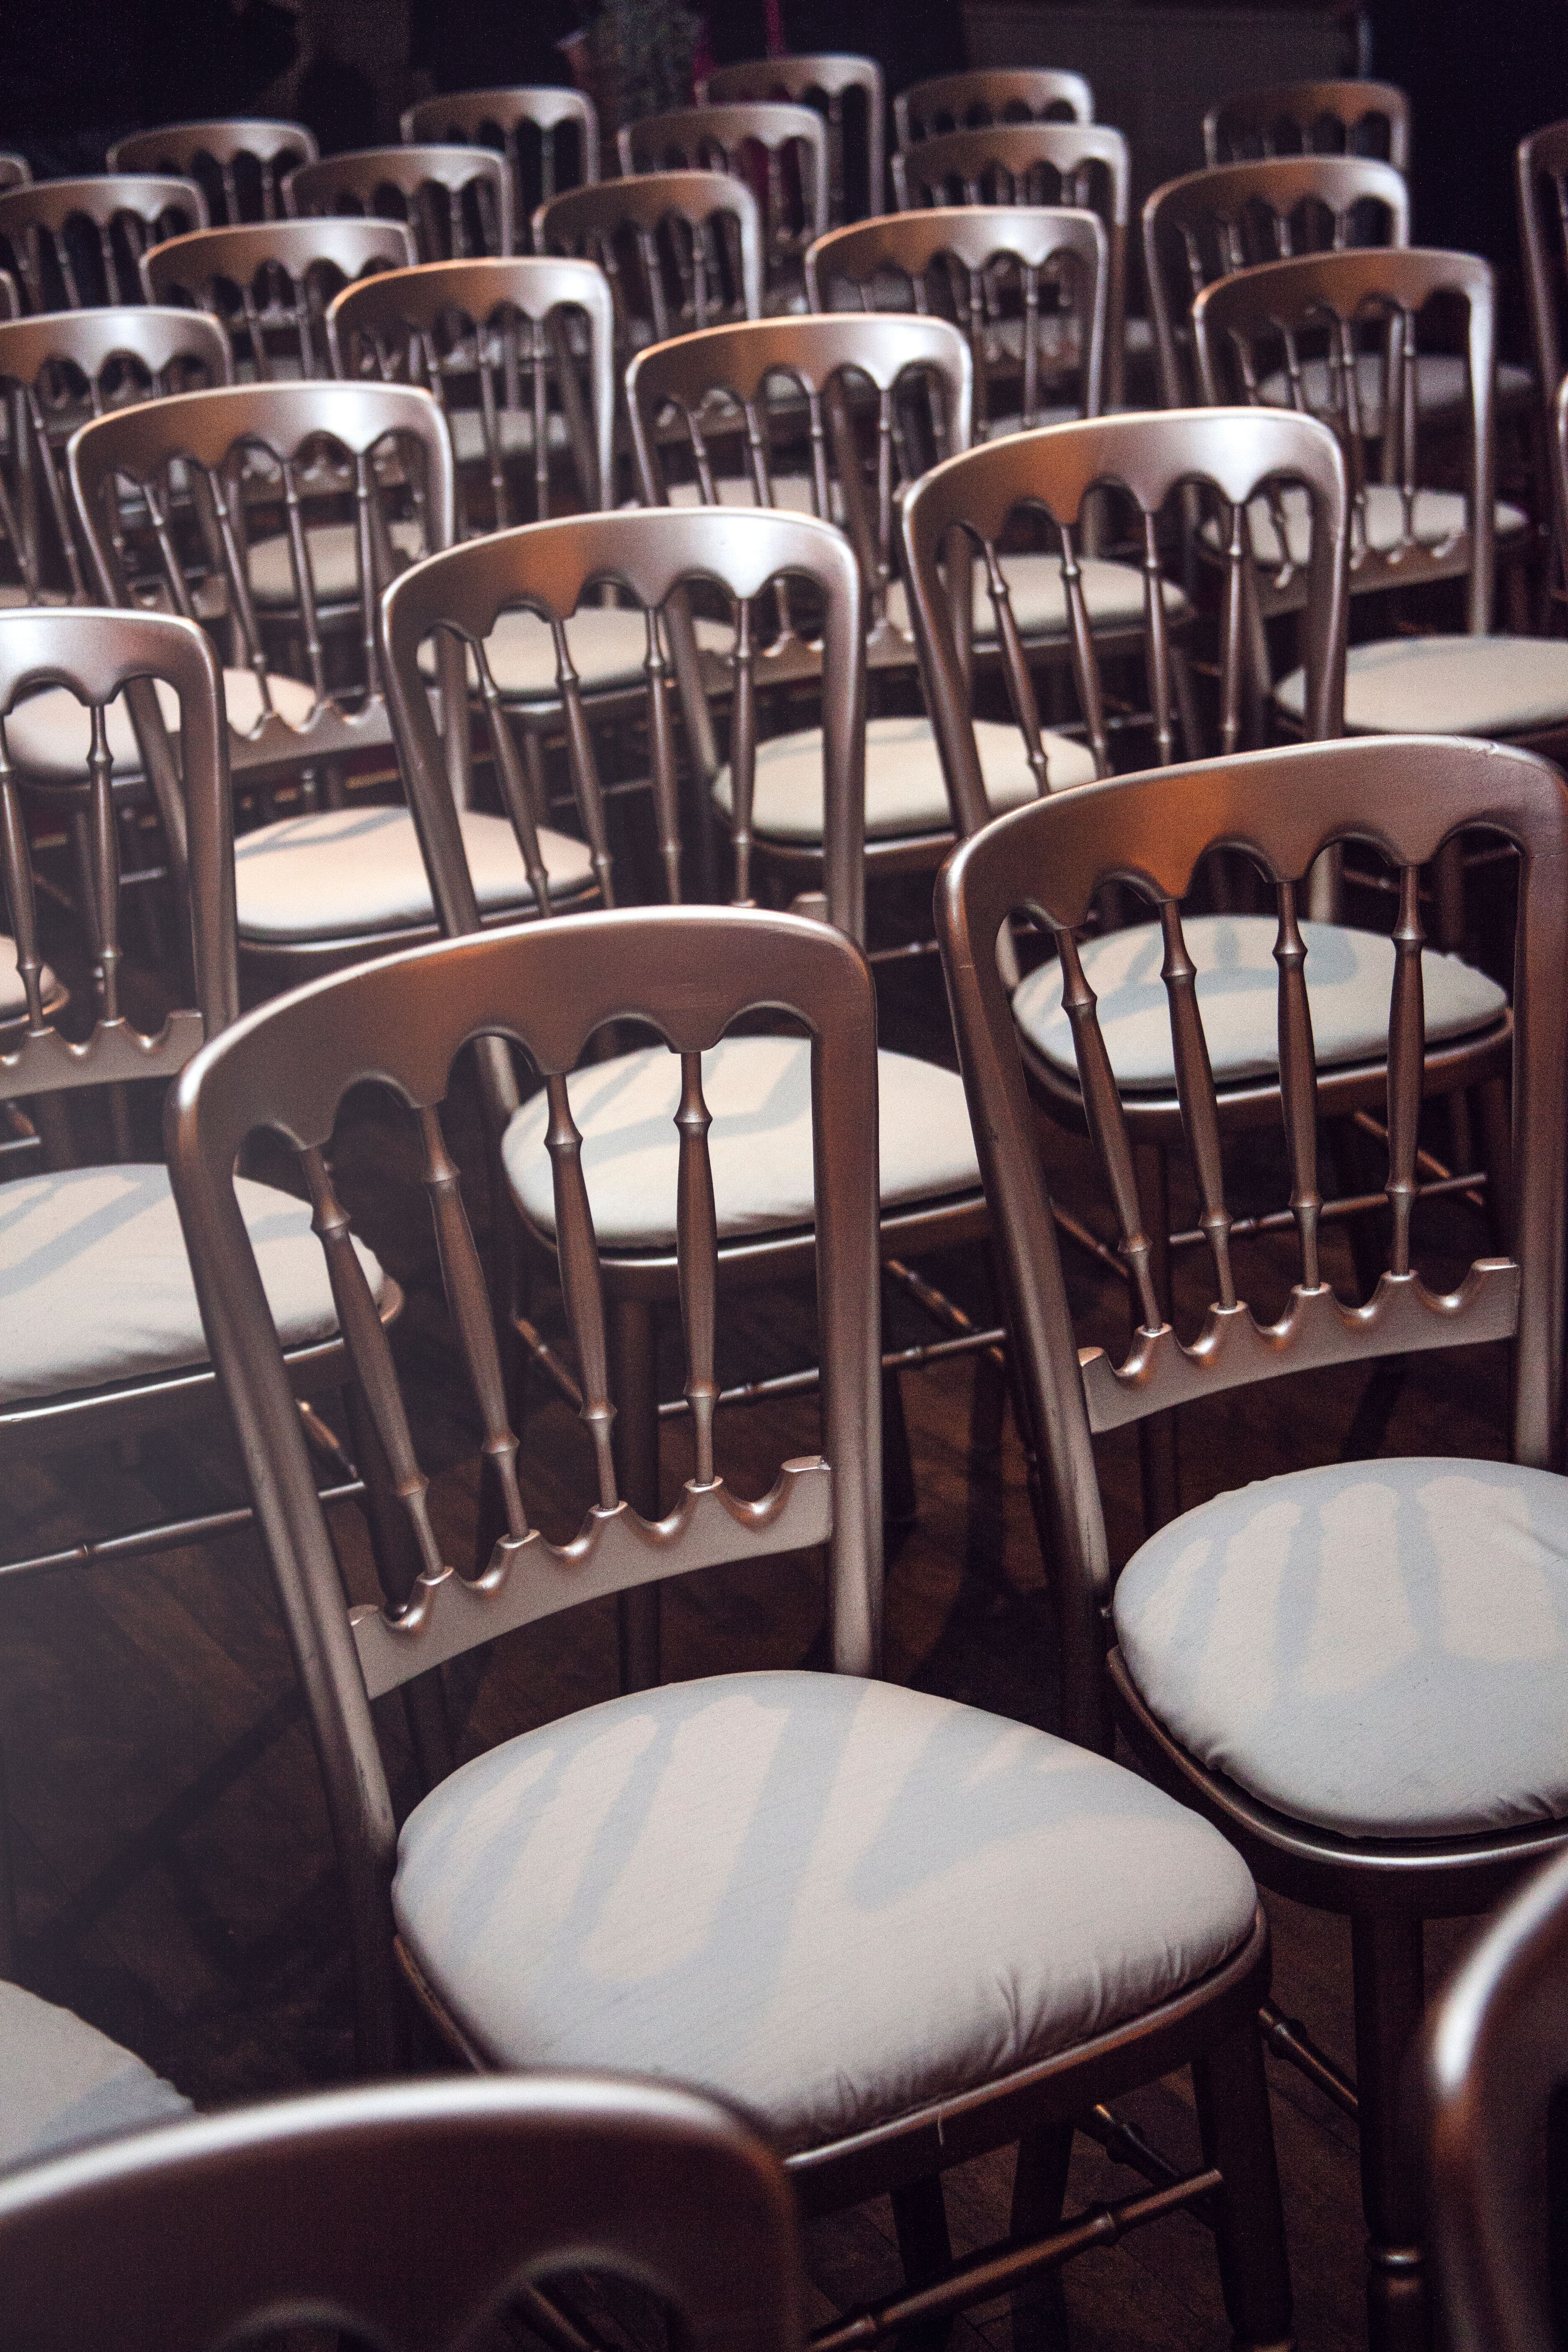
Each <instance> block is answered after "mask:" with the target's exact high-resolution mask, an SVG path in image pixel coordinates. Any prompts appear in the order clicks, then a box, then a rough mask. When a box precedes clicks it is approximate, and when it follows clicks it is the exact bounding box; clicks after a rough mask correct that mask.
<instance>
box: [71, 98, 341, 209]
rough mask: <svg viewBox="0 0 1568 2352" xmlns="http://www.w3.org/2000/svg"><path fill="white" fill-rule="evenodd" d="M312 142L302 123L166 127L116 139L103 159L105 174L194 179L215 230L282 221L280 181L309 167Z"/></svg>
mask: <svg viewBox="0 0 1568 2352" xmlns="http://www.w3.org/2000/svg"><path fill="white" fill-rule="evenodd" d="M318 152H319V151H318V149H317V146H316V142H315V140H314V139H313V137H312V136H311V134H310V131H307V130H306V128H305V126H304V124H303V123H302V122H260V121H255V120H253V119H252V118H250V117H248V116H247V117H245V118H242V119H238V120H236V121H226V122H165V123H162V124H160V126H159V127H158V129H156V130H155V131H135V132H133V133H132V136H131V137H130V138H129V139H121V140H118V141H117V142H115V144H114V145H113V146H112V147H111V148H110V151H109V153H108V156H107V157H106V159H105V162H106V166H107V168H108V169H109V170H110V172H175V173H179V175H180V177H181V178H182V179H186V180H195V182H196V184H197V185H198V186H199V187H200V189H201V191H202V194H204V195H205V198H206V200H207V219H208V221H209V222H210V224H211V225H212V226H213V227H214V228H237V227H238V226H240V225H241V223H242V222H245V221H258V220H263V221H270V220H281V219H282V217H283V182H284V180H285V178H286V177H287V176H288V174H289V173H290V172H291V171H293V170H294V169H295V167H296V165H298V164H300V163H315V161H316V159H317V155H318Z"/></svg>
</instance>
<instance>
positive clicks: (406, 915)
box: [234, 808, 594, 946]
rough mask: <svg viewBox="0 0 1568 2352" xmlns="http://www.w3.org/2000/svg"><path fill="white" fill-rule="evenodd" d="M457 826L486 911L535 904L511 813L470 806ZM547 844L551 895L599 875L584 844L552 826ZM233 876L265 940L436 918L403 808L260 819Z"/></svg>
mask: <svg viewBox="0 0 1568 2352" xmlns="http://www.w3.org/2000/svg"><path fill="white" fill-rule="evenodd" d="M458 824H459V825H460V826H461V829H462V835H463V848H464V852H465V854H466V856H467V857H468V872H469V874H470V875H471V877H473V884H474V894H475V896H476V898H478V899H479V911H480V913H481V914H493V913H495V912H497V911H498V910H499V909H500V908H504V907H517V908H523V909H526V908H530V907H531V906H532V904H533V890H532V887H531V884H530V882H529V879H528V870H527V868H526V867H525V866H524V865H523V862H522V851H521V848H520V847H519V846H518V839H517V835H516V834H515V833H514V832H513V831H512V828H511V824H510V820H509V819H508V818H506V817H503V816H486V815H485V814H483V813H482V812H480V811H478V810H474V809H465V810H463V811H462V813H461V814H460V816H459V818H458ZM539 849H540V855H541V856H542V858H543V860H544V870H545V873H546V874H547V875H548V877H549V878H550V883H551V887H552V895H553V893H554V891H555V890H557V889H559V891H560V892H561V894H562V896H563V898H564V897H576V896H577V895H578V894H579V893H581V892H582V891H583V890H584V889H586V888H587V887H588V886H589V884H590V883H591V882H592V881H593V879H594V869H593V865H592V862H591V860H590V858H589V855H588V850H587V845H586V844H585V843H584V842H581V841H574V839H573V838H572V836H571V835H570V834H564V833H555V832H553V831H552V829H551V828H550V827H549V826H548V825H543V826H541V828H540V833H539ZM234 883H235V898H236V903H237V910H238V922H239V936H240V938H241V939H242V940H255V941H256V942H258V944H259V943H261V942H262V941H265V942H266V943H267V944H268V945H269V946H286V945H288V944H289V942H290V941H298V940H332V939H352V938H353V937H355V936H356V935H357V934H359V933H361V932H365V931H378V930H392V929H396V928H397V927H398V926H399V925H407V926H409V927H411V928H412V927H414V926H416V925H418V924H422V923H432V922H434V921H435V919H436V910H435V906H434V904H433V902H432V899H431V897H430V881H429V877H428V876H427V874H426V870H425V860H424V857H423V856H422V855H421V854H420V848H419V836H418V835H417V834H416V832H415V829H414V820H413V818H412V817H411V816H410V815H409V814H408V811H407V810H406V809H402V808H357V809H356V808H346V809H320V810H317V811H315V812H313V813H312V814H310V815H309V816H290V817H283V818H281V819H280V820H279V823H278V824H263V825H258V827H257V828H256V831H255V832H254V833H242V834H241V835H240V836H239V839H238V840H237V842H236V843H235V845H234Z"/></svg>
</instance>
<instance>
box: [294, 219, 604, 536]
mask: <svg viewBox="0 0 1568 2352" xmlns="http://www.w3.org/2000/svg"><path fill="white" fill-rule="evenodd" d="M584 327H585V328H586V335H585V337H584V334H583V329H584ZM327 339H328V341H329V343H330V345H331V353H332V366H333V370H334V372H335V373H336V374H338V375H339V376H340V377H342V379H343V380H344V381H345V382H349V383H354V382H359V381H363V380H365V379H369V380H371V381H373V382H379V383H422V384H423V385H424V386H425V387H426V390H427V391H429V392H432V393H434V394H435V395H436V398H437V401H438V402H439V403H440V405H441V408H442V411H443V413H444V414H445V415H446V417H447V425H448V427H449V429H451V430H452V431H453V432H454V434H455V435H456V434H458V433H461V434H462V435H463V436H465V438H464V442H463V447H462V454H465V455H466V454H467V453H468V450H469V449H470V448H471V449H472V451H473V456H472V461H471V463H469V464H468V465H460V466H459V467H458V495H459V499H461V501H462V507H463V515H462V521H461V526H460V528H461V532H462V535H463V536H464V537H467V536H468V535H469V533H470V532H471V531H473V530H479V529H480V528H489V529H491V530H497V529H504V528H506V527H507V526H509V525H510V524H512V523H515V522H520V521H522V520H527V518H526V517H525V516H524V515H522V514H520V513H518V512H516V511H514V509H515V508H516V506H517V504H518V499H519V489H518V483H517V479H516V477H517V473H518V467H517V462H516V461H517V458H518V457H520V456H521V457H524V458H527V459H528V460H530V462H531V474H532V481H533V494H532V503H533V509H534V515H535V517H536V518H537V519H540V520H542V519H543V518H544V517H545V516H547V515H548V514H549V512H550V457H551V447H552V440H551V436H552V427H553V426H554V425H556V423H557V422H560V423H562V424H563V425H564V427H565V430H566V437H567V440H568V443H569V445H570V448H571V452H572V455H573V457H574V462H575V467H576V475H577V496H578V499H579V502H580V503H581V504H583V505H584V506H588V507H597V506H602V505H604V504H605V503H606V501H607V499H608V496H609V492H610V489H611V487H612V485H613V481H614V475H613V473H612V470H611V468H612V445H611V435H612V430H613V427H614V423H615V410H616V376H615V311H614V305H613V303H612V301H611V298H610V288H609V281H608V279H607V278H605V273H604V271H603V270H602V269H601V268H599V267H598V265H597V264H596V263H595V262H592V261H577V260H571V259H566V258H563V257H555V256H546V255H542V254H527V255H519V256H516V257H509V258H505V259H500V258H498V259H495V260H485V261H444V262H443V261H436V262H427V263H426V265H425V266H424V267H423V268H417V269H393V270H384V271H383V272H382V273H381V274H380V275H379V276H378V277H374V278H365V279H363V280H362V282H361V283H360V284H359V285H357V286H350V287H348V288H346V289H344V291H343V292H342V294H340V295H339V296H338V297H337V299H336V300H335V301H334V302H333V304H332V306H331V310H329V311H328V313H327ZM584 342H585V350H584V349H583V348H582V346H583V344H584ZM552 383H553V385H554V386H555V390H556V394H557V399H558V403H559V405H558V406H557V407H555V408H553V409H552V406H551V401H550V391H551V386H552ZM459 417H460V418H461V419H462V420H463V422H462V424H461V425H459V424H458V418H459ZM476 476H478V477H479V480H480V481H482V484H483V486H484V489H485V491H487V492H488V506H489V512H488V514H487V515H486V516H485V517H484V519H483V521H482V523H481V521H480V520H478V519H476V518H475V517H474V516H472V515H471V514H470V512H469V508H470V504H471V503H472V502H474V501H473V493H474V492H475V491H477V490H478V488H479V484H478V483H476V482H475V481H474V477H476Z"/></svg>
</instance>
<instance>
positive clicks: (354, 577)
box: [247, 522, 425, 611]
mask: <svg viewBox="0 0 1568 2352" xmlns="http://www.w3.org/2000/svg"><path fill="white" fill-rule="evenodd" d="M387 537H388V538H389V539H390V540H391V541H392V547H393V552H394V554H395V555H396V556H398V557H401V558H402V559H403V561H404V562H409V563H412V562H416V561H417V559H418V558H419V556H421V555H422V554H423V553H424V551H425V536H424V533H423V532H422V531H421V530H420V528H419V525H418V524H417V523H416V522H395V523H393V524H392V525H391V527H390V529H389V530H388V532H387ZM305 550H306V553H307V554H308V555H309V557H310V585H311V588H312V591H313V592H314V594H315V598H316V602H317V604H353V603H354V602H355V601H356V600H357V598H358V596H359V533H358V530H357V529H356V527H355V525H354V524H353V523H352V522H326V523H318V524H316V525H314V526H313V527H312V528H311V529H310V530H307V531H306V533H305ZM247 554H248V557H249V563H250V593H251V594H252V596H253V597H254V598H255V599H256V602H257V603H258V604H260V605H263V606H265V607H266V608H267V609H268V611H270V610H272V609H273V608H274V607H275V606H279V605H296V604H298V603H299V601H300V592H299V590H298V589H297V588H296V586H295V585H294V567H293V565H292V564H291V562H289V535H288V533H287V532H286V531H279V533H278V534H277V536H276V537H275V538H272V539H258V540H256V541H253V542H252V544H251V546H250V547H249V549H248V550H247Z"/></svg>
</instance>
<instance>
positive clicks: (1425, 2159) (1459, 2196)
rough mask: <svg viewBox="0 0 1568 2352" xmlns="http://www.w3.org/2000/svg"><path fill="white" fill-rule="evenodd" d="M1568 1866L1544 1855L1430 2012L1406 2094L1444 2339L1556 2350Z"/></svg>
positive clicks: (1505, 2351) (1501, 2351)
mask: <svg viewBox="0 0 1568 2352" xmlns="http://www.w3.org/2000/svg"><path fill="white" fill-rule="evenodd" d="M1565 1919H1568V1863H1565V1862H1564V1860H1563V1858H1562V1857H1559V1858H1558V1859H1557V1860H1555V1861H1552V1862H1546V1863H1543V1864H1542V1866H1541V1868H1540V1869H1539V1870H1538V1871H1536V1872H1535V1873H1534V1874H1532V1875H1531V1877H1529V1878H1527V1879H1526V1881H1525V1882H1524V1885H1522V1886H1521V1888H1520V1889H1519V1891H1518V1893H1517V1894H1515V1895H1510V1898H1509V1900H1508V1901H1507V1902H1506V1903H1505V1904H1504V1905H1503V1906H1502V1907H1501V1909H1500V1911H1499V1912H1498V1915H1497V1916H1496V1918H1495V1919H1494V1920H1493V1921H1492V1922H1491V1924H1490V1925H1489V1927H1487V1928H1486V1929H1485V1930H1484V1932H1483V1933H1482V1935H1481V1936H1480V1937H1479V1940H1478V1941H1477V1943H1476V1944H1475V1945H1474V1947H1473V1948H1472V1949H1471V1950H1470V1951H1469V1952H1468V1954H1467V1955H1466V1957H1465V1958H1464V1959H1463V1960H1462V1961H1461V1963H1460V1965H1459V1968H1458V1971H1457V1972H1456V1974H1455V1975H1454V1977H1453V1978H1452V1979H1451V1980H1450V1981H1449V1983H1448V1984H1447V1986H1446V1987H1445V1988H1444V1990H1443V1992H1442V1993H1441V1995H1440V1996H1439V1997H1438V1999H1437V2000H1436V2002H1435V2003H1434V2004H1433V2007H1432V2009H1431V2011H1429V2012H1428V2015H1427V2020H1426V2026H1425V2028H1424V2030H1423V2032H1422V2035H1421V2044H1420V2062H1419V2067H1418V2070H1413V2078H1412V2081H1411V2084H1410V2085H1409V2087H1408V2089H1407V2093H1406V2108H1405V2122H1406V2133H1405V2138H1406V2144H1407V2147H1408V2148H1409V2149H1410V2150H1411V2151H1418V2154H1419V2162H1420V2168H1421V2175H1422V2188H1423V2189H1424V2191H1425V2197H1424V2212H1425V2217H1426V2237H1427V2242H1428V2245H1429V2247H1430V2252H1431V2263H1432V2273H1433V2275H1432V2287H1433V2301H1434V2303H1435V2305H1436V2313H1437V2320H1438V2326H1439V2327H1440V2329H1441V2331H1442V2336H1443V2340H1444V2341H1445V2342H1447V2343H1449V2344H1452V2345H1455V2346H1456V2347H1459V2346H1462V2347H1466V2352H1468V2347H1472V2346H1473V2347H1477V2352H1479V2347H1480V2346H1482V2345H1487V2346H1489V2347H1495V2352H1546V2347H1548V2346H1550V2345H1551V2344H1552V2342H1553V2341H1554V2340H1555V2329H1554V2327H1553V2324H1552V2305H1553V2301H1554V2295H1553V2289H1552V2269H1553V2262H1552V2252H1553V2241H1554V2237H1555V2226H1554V2221H1553V2215H1552V2206H1553V2203H1554V2197H1553V2191H1554V2189H1555V2186H1556V2181H1555V2173H1556V2161H1555V2159H1556V2156H1557V2149H1558V2147H1560V2146H1561V2129H1560V2126H1559V2125H1558V2124H1557V2121H1556V2118H1555V2116H1553V2114H1552V2107H1553V2105H1555V2103H1556V2102H1555V2098H1554V2095H1555V2094H1556V2093H1557V2092H1558V2091H1559V2089H1560V2087H1561V2084H1562V2081H1563V1979H1564V1970H1565V1969H1568V1950H1565V1948H1564V1921H1565Z"/></svg>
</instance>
